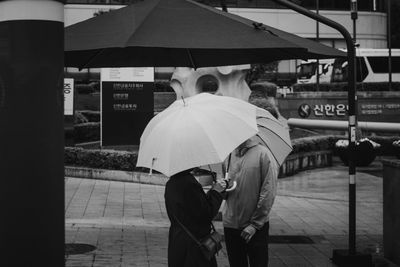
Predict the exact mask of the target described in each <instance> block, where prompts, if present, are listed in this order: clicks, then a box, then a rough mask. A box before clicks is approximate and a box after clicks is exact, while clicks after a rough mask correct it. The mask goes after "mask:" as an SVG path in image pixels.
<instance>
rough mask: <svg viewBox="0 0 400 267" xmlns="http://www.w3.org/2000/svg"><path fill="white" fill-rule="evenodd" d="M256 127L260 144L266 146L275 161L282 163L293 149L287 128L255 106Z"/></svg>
mask: <svg viewBox="0 0 400 267" xmlns="http://www.w3.org/2000/svg"><path fill="white" fill-rule="evenodd" d="M257 127H258V133H257V138H258V139H259V142H260V144H262V145H264V146H266V147H267V148H268V149H269V150H270V151H271V154H272V155H273V156H274V158H275V160H276V162H277V163H278V164H279V165H282V163H283V162H284V160H285V159H286V157H287V155H289V153H290V152H292V150H293V148H292V144H291V141H290V136H289V131H288V129H287V128H286V127H285V126H284V125H282V124H281V123H280V122H279V121H278V120H277V119H275V117H274V116H272V115H271V113H269V112H268V111H266V110H265V109H262V108H257Z"/></svg>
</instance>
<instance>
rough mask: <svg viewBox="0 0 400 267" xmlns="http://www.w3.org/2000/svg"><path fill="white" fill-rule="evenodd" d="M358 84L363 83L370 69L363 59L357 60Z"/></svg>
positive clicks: (358, 58)
mask: <svg viewBox="0 0 400 267" xmlns="http://www.w3.org/2000/svg"><path fill="white" fill-rule="evenodd" d="M356 71H357V76H356V77H357V82H362V81H363V80H364V79H365V78H366V77H367V76H368V68H367V64H366V63H365V59H364V58H363V57H357V58H356Z"/></svg>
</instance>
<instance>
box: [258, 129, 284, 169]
mask: <svg viewBox="0 0 400 267" xmlns="http://www.w3.org/2000/svg"><path fill="white" fill-rule="evenodd" d="M256 135H257V136H258V137H259V138H260V140H261V142H263V143H264V145H265V146H266V147H267V148H268V150H269V151H271V155H272V156H273V157H274V159H275V161H276V162H277V163H278V165H279V160H278V159H277V158H276V157H275V155H274V153H272V150H271V148H270V147H269V146H268V144H267V143H266V142H265V141H264V140H263V139H262V138H261V136H259V135H258V134H256Z"/></svg>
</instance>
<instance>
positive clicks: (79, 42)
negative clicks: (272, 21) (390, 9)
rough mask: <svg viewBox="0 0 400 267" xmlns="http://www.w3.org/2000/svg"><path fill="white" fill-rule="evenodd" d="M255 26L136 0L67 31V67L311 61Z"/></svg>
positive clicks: (158, 0) (169, 2)
mask: <svg viewBox="0 0 400 267" xmlns="http://www.w3.org/2000/svg"><path fill="white" fill-rule="evenodd" d="M253 23H254V21H251V20H247V19H244V18H241V17H238V16H236V15H233V14H229V13H226V12H222V11H220V10H218V9H215V8H212V7H209V6H206V5H202V4H199V3H197V2H195V1H191V0H146V1H138V2H136V3H134V4H131V5H129V6H127V7H124V8H120V9H117V10H114V11H111V12H108V13H105V14H102V15H100V16H97V17H94V18H91V19H88V20H85V21H82V22H80V23H77V24H74V25H71V26H68V27H66V28H65V65H66V66H68V67H78V68H89V67H162V66H170V67H173V66H176V67H193V68H198V67H208V66H223V65H238V64H249V63H266V62H271V61H275V60H281V59H292V58H307V56H308V50H307V49H306V47H301V46H300V45H298V44H295V43H294V42H291V41H288V40H286V39H283V38H280V37H279V36H277V35H276V34H275V33H273V32H270V31H265V30H263V29H260V28H259V27H256V26H254V25H256V24H254V25H253Z"/></svg>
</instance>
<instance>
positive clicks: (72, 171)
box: [64, 166, 168, 186]
mask: <svg viewBox="0 0 400 267" xmlns="http://www.w3.org/2000/svg"><path fill="white" fill-rule="evenodd" d="M64 176H65V177H75V178H86V179H98V180H107V181H119V182H130V183H141V184H152V185H163V186H165V184H166V183H167V181H168V178H167V177H166V176H164V175H162V174H155V173H153V174H152V175H149V174H147V173H143V172H129V171H118V170H105V169H92V168H84V167H72V166H65V168H64Z"/></svg>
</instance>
